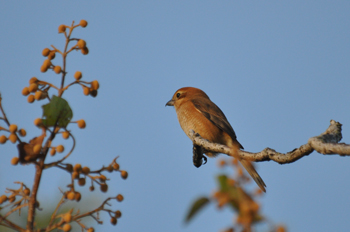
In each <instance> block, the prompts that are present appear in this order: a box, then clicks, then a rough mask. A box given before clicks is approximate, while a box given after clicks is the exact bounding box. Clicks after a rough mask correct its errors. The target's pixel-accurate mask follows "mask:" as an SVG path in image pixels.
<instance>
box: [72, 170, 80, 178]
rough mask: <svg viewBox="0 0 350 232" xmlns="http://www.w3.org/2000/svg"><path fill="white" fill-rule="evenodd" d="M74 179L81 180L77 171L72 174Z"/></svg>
mask: <svg viewBox="0 0 350 232" xmlns="http://www.w3.org/2000/svg"><path fill="white" fill-rule="evenodd" d="M72 178H73V179H75V180H76V179H79V172H76V171H74V172H73V173H72Z"/></svg>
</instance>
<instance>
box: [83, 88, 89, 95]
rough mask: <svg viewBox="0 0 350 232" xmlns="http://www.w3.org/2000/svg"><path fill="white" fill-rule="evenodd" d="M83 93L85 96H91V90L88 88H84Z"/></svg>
mask: <svg viewBox="0 0 350 232" xmlns="http://www.w3.org/2000/svg"><path fill="white" fill-rule="evenodd" d="M83 93H84V95H85V96H87V95H89V94H90V89H89V88H88V87H85V86H84V87H83Z"/></svg>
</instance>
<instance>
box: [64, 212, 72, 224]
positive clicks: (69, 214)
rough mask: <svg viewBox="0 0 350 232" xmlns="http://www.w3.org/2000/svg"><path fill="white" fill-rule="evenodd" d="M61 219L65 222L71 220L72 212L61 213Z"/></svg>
mask: <svg viewBox="0 0 350 232" xmlns="http://www.w3.org/2000/svg"><path fill="white" fill-rule="evenodd" d="M62 219H63V221H65V222H71V221H72V214H71V213H69V212H68V213H66V214H64V215H63V217H62Z"/></svg>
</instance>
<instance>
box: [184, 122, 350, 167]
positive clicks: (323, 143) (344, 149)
mask: <svg viewBox="0 0 350 232" xmlns="http://www.w3.org/2000/svg"><path fill="white" fill-rule="evenodd" d="M341 126H342V124H340V123H339V122H336V121H334V120H331V122H330V126H329V127H328V129H327V130H326V131H325V132H324V133H322V134H321V135H319V136H315V137H312V138H310V139H309V141H308V143H307V144H304V145H302V146H300V147H299V148H296V149H294V150H292V151H290V152H287V153H285V154H284V153H279V152H277V151H275V150H273V149H271V148H265V149H264V150H262V151H261V152H257V153H252V152H247V151H242V150H240V152H239V156H240V158H242V159H246V160H250V161H254V162H262V161H270V160H273V161H275V162H277V163H279V164H287V163H292V162H295V161H296V160H298V159H300V158H302V157H304V156H307V155H309V154H311V153H312V152H313V151H314V150H316V151H317V152H319V153H322V154H339V155H341V156H350V145H349V144H345V143H342V144H339V143H338V142H339V141H340V140H341V139H342V135H341ZM190 138H191V140H192V141H193V144H195V145H198V146H201V147H203V148H204V149H205V150H208V151H212V152H216V153H224V154H230V148H229V147H227V146H225V145H221V144H217V143H211V142H209V141H207V140H205V139H203V138H202V137H201V136H200V135H199V134H196V133H195V132H194V131H193V130H191V131H190Z"/></svg>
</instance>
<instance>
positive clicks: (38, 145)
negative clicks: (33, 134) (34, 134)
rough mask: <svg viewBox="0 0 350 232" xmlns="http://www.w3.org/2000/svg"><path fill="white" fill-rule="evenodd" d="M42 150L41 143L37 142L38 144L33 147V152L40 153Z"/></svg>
mask: <svg viewBox="0 0 350 232" xmlns="http://www.w3.org/2000/svg"><path fill="white" fill-rule="evenodd" d="M40 150H41V145H40V144H37V145H35V146H34V147H33V152H34V153H35V154H38V153H39V152H40Z"/></svg>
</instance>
